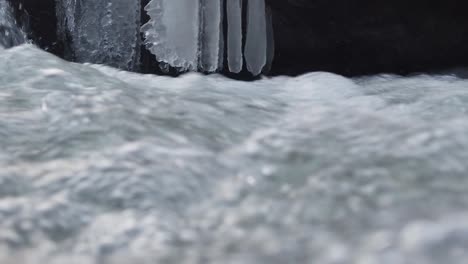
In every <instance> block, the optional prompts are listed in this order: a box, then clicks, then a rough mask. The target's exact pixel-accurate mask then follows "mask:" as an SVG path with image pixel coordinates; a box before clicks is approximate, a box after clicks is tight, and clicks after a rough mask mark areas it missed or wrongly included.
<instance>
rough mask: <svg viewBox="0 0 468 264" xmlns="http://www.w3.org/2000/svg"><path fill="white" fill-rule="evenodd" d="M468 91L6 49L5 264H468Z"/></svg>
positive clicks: (1, 97) (2, 135)
mask: <svg viewBox="0 0 468 264" xmlns="http://www.w3.org/2000/svg"><path fill="white" fill-rule="evenodd" d="M467 161H468V80H465V79H461V78H458V77H455V76H454V75H450V74H446V75H441V74H440V75H418V76H414V77H400V76H392V75H378V76H372V77H363V78H356V79H347V78H344V77H341V76H337V75H333V74H330V73H319V72H317V73H310V74H306V75H303V76H299V77H294V78H292V77H275V78H271V79H262V80H259V81H256V82H242V81H235V80H231V79H227V78H225V77H222V76H218V75H211V76H203V75H200V74H186V75H183V76H181V77H179V78H170V77H161V76H153V75H141V74H136V73H128V72H122V71H118V70H115V69H112V68H109V67H105V66H98V65H90V64H75V63H70V62H65V61H62V60H61V59H58V58H56V57H54V56H53V55H50V54H48V53H46V52H44V51H41V50H39V49H37V48H35V47H34V46H31V45H22V46H19V47H15V48H12V49H8V50H1V49H0V168H1V169H0V263H2V264H3V263H5V264H13V263H21V264H23V263H24V264H36V263H51V264H59V263H60V264H61V263H74V264H94V263H96V264H98V263H99V264H100V263H104V264H106V263H109V264H110V263H119V264H123V263H132V264H135V263H136V264H139V263H142V264H143V263H174V264H175V263H177V264H183V263H200V264H202V263H203V264H205V263H223V264H224V263H227V264H229V263H233V264H234V263H242V264H255V263H278V264H283V263H321V264H340V263H342V264H349V263H356V264H357V263H363V264H364V263H365V264H374V263H375V264H382V263H383V264H403V263H404V264H406V263H408V264H426V263H434V264H436V263H437V264H439V263H465V261H466V260H467V259H468V251H467V248H468V162H467Z"/></svg>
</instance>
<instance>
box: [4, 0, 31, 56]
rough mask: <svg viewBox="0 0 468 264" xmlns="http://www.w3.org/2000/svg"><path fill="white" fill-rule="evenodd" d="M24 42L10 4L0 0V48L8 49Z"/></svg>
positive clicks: (23, 36)
mask: <svg viewBox="0 0 468 264" xmlns="http://www.w3.org/2000/svg"><path fill="white" fill-rule="evenodd" d="M25 41H26V37H25V34H24V32H23V31H22V30H21V29H20V28H19V27H18V25H17V23H16V20H15V18H14V16H13V12H12V8H11V6H10V4H9V3H8V2H7V1H6V0H0V47H4V48H9V47H13V46H16V45H19V44H21V43H23V42H25Z"/></svg>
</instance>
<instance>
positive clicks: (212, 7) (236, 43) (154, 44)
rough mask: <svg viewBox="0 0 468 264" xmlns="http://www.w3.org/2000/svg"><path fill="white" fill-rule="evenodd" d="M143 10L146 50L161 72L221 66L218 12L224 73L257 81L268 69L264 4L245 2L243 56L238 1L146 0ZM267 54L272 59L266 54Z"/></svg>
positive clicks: (212, 69) (210, 69) (268, 37)
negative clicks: (242, 74)
mask: <svg viewBox="0 0 468 264" xmlns="http://www.w3.org/2000/svg"><path fill="white" fill-rule="evenodd" d="M145 10H146V11H147V12H148V14H149V16H150V17H151V19H150V21H149V22H148V23H146V24H145V25H144V26H143V27H142V31H143V32H144V35H145V44H146V46H147V48H148V49H149V50H150V51H151V52H152V53H153V54H154V55H156V59H157V60H158V61H159V62H161V63H162V64H163V66H164V67H165V66H167V65H169V66H172V67H175V68H177V69H179V70H180V71H202V72H215V71H218V70H220V69H223V66H224V45H225V42H224V32H223V28H224V27H223V25H224V19H225V18H224V16H223V14H224V11H226V14H227V16H226V17H227V18H226V20H227V45H226V46H227V64H228V65H227V66H228V67H227V68H228V69H229V70H230V71H231V72H234V73H239V72H240V71H241V70H242V68H243V59H245V61H246V64H247V70H248V71H249V72H251V73H252V74H253V75H259V74H260V73H261V71H262V70H263V69H264V67H266V66H267V67H268V65H267V62H270V63H271V59H268V58H267V56H268V54H269V53H268V50H269V47H271V46H272V44H269V43H268V42H272V41H273V39H272V37H271V36H272V35H269V34H267V33H268V32H267V31H268V28H269V27H270V26H269V25H268V23H271V20H270V19H268V18H267V15H266V7H265V1H264V0H250V1H248V10H247V14H248V18H247V19H246V22H247V32H246V35H247V37H246V43H245V50H244V56H243V54H242V45H243V43H242V42H243V38H242V36H243V32H242V22H243V19H242V13H243V12H242V1H241V0H229V1H227V2H226V3H225V0H199V1H194V0H152V1H150V3H149V4H148V5H147V6H146V8H145ZM270 54H272V53H270Z"/></svg>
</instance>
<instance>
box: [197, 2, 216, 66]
mask: <svg viewBox="0 0 468 264" xmlns="http://www.w3.org/2000/svg"><path fill="white" fill-rule="evenodd" d="M192 1H193V0H192ZM200 3H201V14H202V15H201V17H200V19H201V21H200V22H201V36H200V43H199V45H200V69H201V70H202V71H204V72H215V71H216V70H217V69H218V67H219V64H220V57H223V53H222V51H223V50H222V48H221V44H222V43H223V42H222V37H223V30H222V26H223V25H222V18H223V15H222V11H223V10H222V7H223V5H222V1H221V0H201V2H200Z"/></svg>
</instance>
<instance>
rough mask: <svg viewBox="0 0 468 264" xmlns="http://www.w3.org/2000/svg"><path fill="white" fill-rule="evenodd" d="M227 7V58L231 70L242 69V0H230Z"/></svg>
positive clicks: (238, 70)
mask: <svg viewBox="0 0 468 264" xmlns="http://www.w3.org/2000/svg"><path fill="white" fill-rule="evenodd" d="M226 9H227V12H226V13H227V24H228V27H227V30H228V33H227V60H228V67H229V71H231V72H233V73H239V72H240V71H241V70H242V66H243V59H242V0H228V1H227V2H226Z"/></svg>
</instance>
